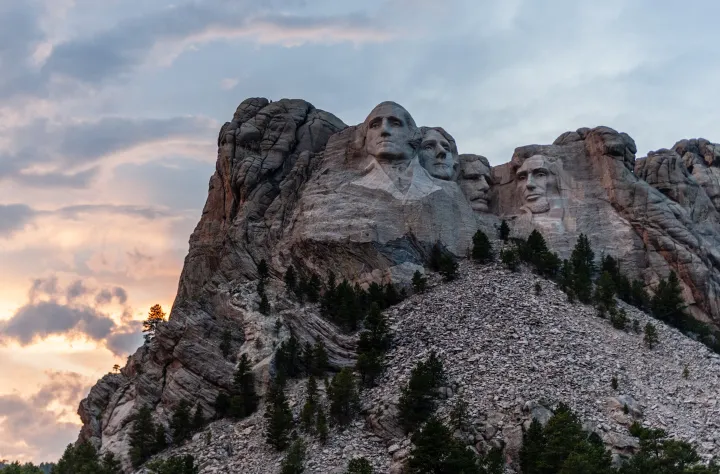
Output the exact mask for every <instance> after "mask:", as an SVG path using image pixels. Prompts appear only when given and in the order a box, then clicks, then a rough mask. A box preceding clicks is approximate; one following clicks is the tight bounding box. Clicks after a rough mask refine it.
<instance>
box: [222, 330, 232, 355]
mask: <svg viewBox="0 0 720 474" xmlns="http://www.w3.org/2000/svg"><path fill="white" fill-rule="evenodd" d="M220 339H221V340H220V352H222V355H223V357H225V358H227V356H229V355H230V348H231V343H232V333H231V332H230V330H229V329H225V330H223V332H222V336H221V338H220Z"/></svg>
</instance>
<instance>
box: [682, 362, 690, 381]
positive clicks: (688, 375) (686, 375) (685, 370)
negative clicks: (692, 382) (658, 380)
mask: <svg viewBox="0 0 720 474" xmlns="http://www.w3.org/2000/svg"><path fill="white" fill-rule="evenodd" d="M682 376H683V378H684V379H686V378H688V377H690V370H689V369H688V367H687V365H686V366H685V368H684V369H683V372H682Z"/></svg>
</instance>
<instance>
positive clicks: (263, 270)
mask: <svg viewBox="0 0 720 474" xmlns="http://www.w3.org/2000/svg"><path fill="white" fill-rule="evenodd" d="M257 272H258V277H260V279H261V280H265V279H266V278H267V277H269V276H270V269H269V268H268V264H267V262H266V261H265V259H264V258H263V259H262V260H260V263H258V266H257Z"/></svg>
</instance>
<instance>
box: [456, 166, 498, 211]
mask: <svg viewBox="0 0 720 474" xmlns="http://www.w3.org/2000/svg"><path fill="white" fill-rule="evenodd" d="M491 182H492V178H491V174H490V167H489V166H487V165H486V164H485V163H483V162H482V161H481V160H480V159H469V160H468V159H461V160H460V174H459V175H458V184H459V185H460V189H461V190H462V192H463V194H465V198H466V199H467V200H468V201H469V202H470V206H471V207H472V209H473V211H475V212H488V203H489V198H490V196H489V194H488V193H489V191H490V183H491Z"/></svg>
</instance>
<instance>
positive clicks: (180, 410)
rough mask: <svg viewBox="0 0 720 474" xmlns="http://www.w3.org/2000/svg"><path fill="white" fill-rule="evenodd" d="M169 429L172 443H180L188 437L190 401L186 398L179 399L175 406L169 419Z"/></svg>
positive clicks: (190, 428) (189, 432)
mask: <svg viewBox="0 0 720 474" xmlns="http://www.w3.org/2000/svg"><path fill="white" fill-rule="evenodd" d="M170 431H171V433H172V440H173V444H180V443H182V442H183V441H185V440H186V439H188V438H189V437H190V434H191V433H192V425H191V421H190V403H189V402H188V401H187V400H181V401H180V403H178V405H177V407H175V410H174V411H173V414H172V418H171V419H170Z"/></svg>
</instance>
